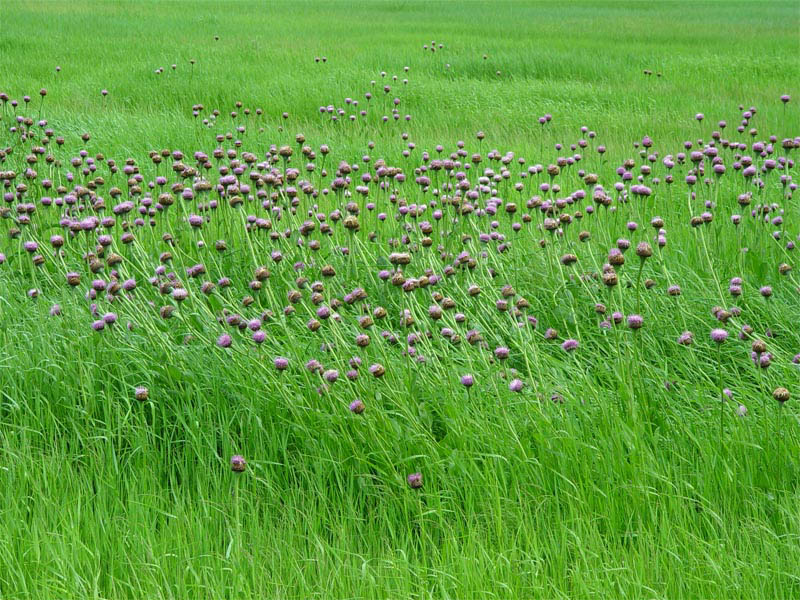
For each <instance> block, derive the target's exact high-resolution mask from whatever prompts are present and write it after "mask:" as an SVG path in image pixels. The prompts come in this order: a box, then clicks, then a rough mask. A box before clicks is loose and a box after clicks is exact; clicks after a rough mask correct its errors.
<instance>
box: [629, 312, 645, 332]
mask: <svg viewBox="0 0 800 600" xmlns="http://www.w3.org/2000/svg"><path fill="white" fill-rule="evenodd" d="M642 325H644V318H643V317H642V316H641V315H630V316H629V317H628V327H630V328H631V329H641V328H642Z"/></svg>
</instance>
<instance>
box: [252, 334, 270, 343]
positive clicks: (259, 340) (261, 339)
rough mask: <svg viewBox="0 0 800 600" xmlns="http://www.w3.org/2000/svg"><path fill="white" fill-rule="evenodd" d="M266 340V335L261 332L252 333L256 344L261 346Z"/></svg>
mask: <svg viewBox="0 0 800 600" xmlns="http://www.w3.org/2000/svg"><path fill="white" fill-rule="evenodd" d="M266 339H267V334H266V333H264V332H263V331H256V332H254V333H253V341H254V342H255V343H256V344H261V343H263V342H264V340H266Z"/></svg>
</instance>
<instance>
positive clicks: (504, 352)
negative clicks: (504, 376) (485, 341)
mask: <svg viewBox="0 0 800 600" xmlns="http://www.w3.org/2000/svg"><path fill="white" fill-rule="evenodd" d="M508 354H509V350H508V348H506V347H505V346H500V347H498V348H495V351H494V355H495V356H496V357H497V358H498V359H499V360H505V359H507V358H508Z"/></svg>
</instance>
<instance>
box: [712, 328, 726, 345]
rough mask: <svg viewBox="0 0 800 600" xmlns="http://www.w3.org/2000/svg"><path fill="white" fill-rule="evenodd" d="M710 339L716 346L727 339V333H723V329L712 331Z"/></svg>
mask: <svg viewBox="0 0 800 600" xmlns="http://www.w3.org/2000/svg"><path fill="white" fill-rule="evenodd" d="M711 339H712V340H713V341H715V342H716V343H717V344H721V343H722V342H724V341H725V340H727V339H728V332H727V331H725V330H724V329H712V330H711Z"/></svg>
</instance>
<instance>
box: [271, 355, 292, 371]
mask: <svg viewBox="0 0 800 600" xmlns="http://www.w3.org/2000/svg"><path fill="white" fill-rule="evenodd" d="M272 362H273V364H274V365H275V368H276V369H278V371H285V370H286V369H288V368H289V359H288V358H284V357H283V356H279V357H277V358H276V359H275V360H274V361H272Z"/></svg>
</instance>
